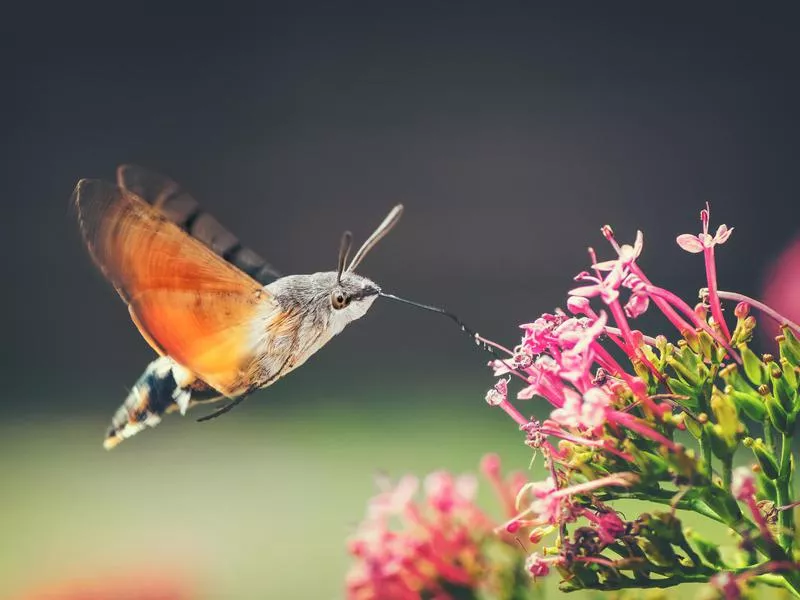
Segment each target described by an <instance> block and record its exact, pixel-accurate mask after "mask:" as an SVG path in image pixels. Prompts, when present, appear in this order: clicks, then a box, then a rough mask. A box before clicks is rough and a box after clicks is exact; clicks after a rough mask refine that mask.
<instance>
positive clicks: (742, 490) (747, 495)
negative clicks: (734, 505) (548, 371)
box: [731, 467, 756, 501]
mask: <svg viewBox="0 0 800 600" xmlns="http://www.w3.org/2000/svg"><path fill="white" fill-rule="evenodd" d="M731 493H732V494H733V497H734V498H736V499H737V500H743V501H744V500H748V499H751V498H753V496H755V494H756V478H755V475H753V471H752V469H750V468H749V467H738V468H737V469H735V470H734V472H733V481H732V482H731Z"/></svg>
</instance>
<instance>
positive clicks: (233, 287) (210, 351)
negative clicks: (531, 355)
mask: <svg viewBox="0 0 800 600" xmlns="http://www.w3.org/2000/svg"><path fill="white" fill-rule="evenodd" d="M72 202H73V204H74V206H75V209H76V211H77V217H78V223H79V226H80V231H81V234H82V236H83V239H84V241H85V243H86V246H87V248H88V250H89V253H90V255H91V257H92V259H93V260H94V262H95V263H96V264H97V266H98V267H99V268H100V270H101V271H102V272H103V274H104V275H105V277H106V278H107V279H108V280H109V281H110V282H111V284H112V285H113V286H114V288H115V289H116V290H117V292H118V293H119V295H120V297H121V298H122V300H123V301H124V302H125V303H126V304H127V306H128V311H129V312H130V316H131V319H132V320H133V323H134V324H135V325H136V327H137V328H138V330H139V332H140V333H141V334H142V336H143V337H144V339H145V340H146V341H147V342H148V343H149V344H150V346H151V347H152V348H153V350H155V351H156V353H157V354H158V358H156V359H155V360H153V361H152V362H151V363H150V364H149V365H148V366H147V367H146V368H145V370H144V373H143V374H142V375H141V377H139V379H138V380H137V381H136V383H135V384H134V385H133V388H132V389H131V390H130V393H129V394H128V396H127V397H126V398H125V401H124V402H123V403H122V405H121V406H120V407H119V409H118V410H117V411H116V413H114V416H113V417H112V419H111V426H110V427H109V429H108V432H107V434H106V437H105V441H104V442H103V445H104V446H105V447H106V448H108V449H110V448H113V447H114V446H116V445H117V444H119V443H120V442H121V441H123V440H125V439H127V438H129V437H131V436H133V435H135V434H136V433H138V432H140V431H142V430H143V429H145V428H147V427H154V426H156V425H157V424H158V423H159V422H160V421H161V419H162V417H163V416H164V415H165V414H167V413H170V412H174V411H178V412H180V413H181V414H185V413H186V411H187V410H188V409H189V408H191V407H192V406H194V405H196V404H200V403H206V402H214V401H218V400H225V399H227V403H226V404H224V405H223V406H222V407H221V408H219V409H218V410H217V411H215V412H213V413H211V414H210V415H207V416H206V417H203V418H202V419H200V420H207V419H210V418H214V417H216V416H219V415H220V414H223V413H225V412H227V411H229V410H230V409H231V408H233V407H234V406H235V405H236V404H238V403H239V402H241V401H242V400H243V399H244V398H245V397H247V396H248V395H249V394H251V393H252V392H253V391H255V390H257V389H260V388H264V387H267V386H269V385H271V384H272V383H274V382H275V381H277V380H278V379H280V378H281V377H284V376H285V375H287V374H288V373H290V372H291V371H293V370H294V369H296V368H298V367H299V366H300V365H302V364H303V363H304V362H306V361H307V360H308V359H309V358H310V357H311V356H312V355H313V354H314V353H315V352H316V351H317V350H319V349H320V348H321V347H322V346H324V345H325V344H326V343H327V342H328V341H330V339H331V338H332V337H333V336H335V335H336V334H338V333H340V332H341V331H342V330H343V329H344V328H345V327H346V326H347V325H348V324H349V323H351V322H353V321H355V320H356V319H359V318H361V317H363V316H364V314H366V312H367V311H368V310H369V308H370V307H371V306H372V303H373V302H374V301H375V299H376V298H377V297H378V295H379V294H381V288H380V287H379V286H378V285H377V284H376V283H375V282H374V281H371V280H370V279H367V278H366V277H363V276H361V275H358V274H356V273H355V269H356V268H357V267H358V266H359V264H361V261H362V260H363V259H364V257H365V256H366V255H367V253H369V251H370V250H371V249H372V248H373V247H374V246H375V244H377V243H378V242H379V241H380V240H381V239H382V238H383V237H384V236H385V235H386V234H387V233H388V232H389V231H390V230H391V229H392V228H393V227H394V226H395V225H396V224H397V222H398V220H399V219H400V216H401V214H402V212H403V206H402V205H400V204H398V205H397V206H395V207H394V208H393V209H392V210H391V211H390V212H389V214H388V215H387V216H386V218H385V219H384V220H383V222H382V223H381V224H380V225H379V226H378V228H377V229H376V230H375V231H374V232H373V233H372V235H371V236H369V238H368V239H367V240H366V241H365V242H364V244H363V245H362V246H361V247H360V248H359V249H358V251H357V252H356V253H355V255H354V256H353V258H352V259H351V260H350V261H349V262H348V258H349V255H350V250H351V245H352V236H351V235H350V233H349V232H345V234H344V235H343V236H342V241H341V245H340V248H339V260H338V267H337V270H336V271H325V272H319V273H313V274H307V275H288V276H285V277H281V276H280V275H279V273H278V272H277V271H275V270H274V269H273V268H272V266H270V265H269V264H268V263H267V262H266V261H265V260H264V259H263V258H261V257H260V256H259V255H258V254H257V253H256V252H254V251H253V250H251V249H249V248H247V247H245V246H243V245H242V244H241V243H240V242H239V241H238V240H237V238H236V237H235V236H234V235H233V234H231V233H230V231H228V230H227V229H225V227H223V226H222V225H221V224H220V223H219V222H218V221H217V220H216V219H214V218H213V217H212V216H211V215H209V214H208V213H206V212H204V211H203V210H202V209H201V208H200V206H199V205H198V203H197V201H196V200H195V199H194V198H193V197H192V196H191V195H189V194H188V193H186V192H185V191H183V190H182V189H181V188H180V187H179V186H178V185H177V184H176V183H175V182H173V181H171V180H170V179H168V178H166V177H164V176H162V175H159V174H157V173H154V172H151V171H148V170H146V169H143V168H141V167H137V166H133V165H123V166H120V167H119V168H118V169H117V181H116V184H112V183H108V182H104V181H101V180H96V179H82V180H80V181H79V182H78V184H77V185H76V187H75V191H74V192H73V195H72Z"/></svg>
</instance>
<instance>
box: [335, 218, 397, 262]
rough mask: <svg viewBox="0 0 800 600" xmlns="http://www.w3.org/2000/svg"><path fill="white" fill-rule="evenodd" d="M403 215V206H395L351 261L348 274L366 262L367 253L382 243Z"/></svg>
mask: <svg viewBox="0 0 800 600" xmlns="http://www.w3.org/2000/svg"><path fill="white" fill-rule="evenodd" d="M402 214H403V205H402V204H398V205H397V206H395V207H394V208H393V209H392V210H391V211H389V214H388V215H386V218H385V219H384V220H383V222H382V223H381V224H380V225H378V228H377V229H376V230H375V231H373V232H372V235H371V236H369V237H368V238H367V241H366V242H364V243H363V245H362V246H361V248H359V249H358V252H356V255H355V256H354V257H353V260H352V261H350V266H348V267H347V270H348V272H351V271H354V270H355V268H356V267H357V266H358V265H359V264H360V263H361V261H362V260H364V257H365V256H366V255H367V253H368V252H369V251H370V250H372V247H373V246H375V244H377V243H378V242H380V241H381V240H382V239H383V238H384V236H386V234H387V233H389V232H390V231H391V230H392V228H393V227H394V226H395V225H397V222H398V221H399V220H400V217H401V216H402Z"/></svg>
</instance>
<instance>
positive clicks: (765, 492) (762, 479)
mask: <svg viewBox="0 0 800 600" xmlns="http://www.w3.org/2000/svg"><path fill="white" fill-rule="evenodd" d="M756 466H759V467H760V466H761V465H756ZM759 471H760V472H759V473H758V476H757V477H756V485H757V486H758V495H759V496H760V497H762V498H767V499H768V500H771V501H772V502H777V501H778V489H777V488H776V487H775V482H774V481H772V480H771V479H770V478H769V477H767V475H766V473H764V470H763V469H759Z"/></svg>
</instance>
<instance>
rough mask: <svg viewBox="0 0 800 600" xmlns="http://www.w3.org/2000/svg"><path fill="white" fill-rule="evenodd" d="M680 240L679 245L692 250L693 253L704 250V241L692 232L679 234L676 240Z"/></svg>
mask: <svg viewBox="0 0 800 600" xmlns="http://www.w3.org/2000/svg"><path fill="white" fill-rule="evenodd" d="M675 241H676V242H678V246H680V247H681V248H683V249H684V250H686V251H687V252H691V253H692V254H697V253H698V252H702V251H703V242H701V241H700V238H698V237H697V236H696V235H692V234H691V233H684V234H681V235H679V236H678V237H677V238H676V240H675Z"/></svg>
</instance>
